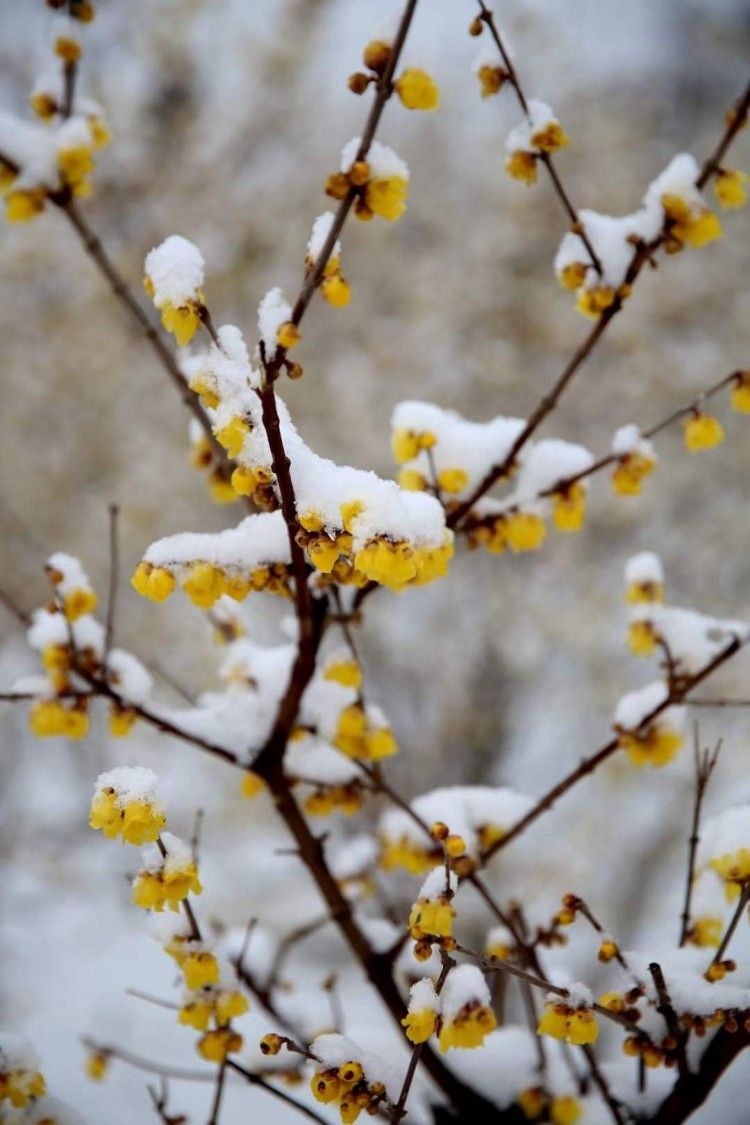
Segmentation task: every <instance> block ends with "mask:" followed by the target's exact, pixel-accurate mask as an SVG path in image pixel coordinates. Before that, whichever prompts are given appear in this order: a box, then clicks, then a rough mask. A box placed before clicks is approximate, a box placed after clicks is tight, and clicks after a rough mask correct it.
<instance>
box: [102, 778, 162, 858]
mask: <svg viewBox="0 0 750 1125" xmlns="http://www.w3.org/2000/svg"><path fill="white" fill-rule="evenodd" d="M165 823H166V818H165V816H164V813H163V811H162V809H161V808H160V807H159V806H158V805H155V804H152V803H151V802H150V801H145V800H143V801H141V800H138V801H126V802H124V803H123V802H121V801H120V799H119V798H118V796H117V793H116V792H115V790H114V789H111V788H109V787H107V788H106V789H101V790H99V791H98V792H97V793H95V794H94V799H93V801H92V802H91V809H90V812H89V825H90V827H91V828H93V829H94V830H95V831H96V830H97V829H100V830H101V831H102V832H103V834H104V835H105V836H106V837H107V838H108V839H109V840H114V839H115V838H116V837H117V836H122V838H123V840H124V841H125V842H126V843H128V844H136V845H137V846H139V847H140V846H141V845H142V844H151V843H153V842H154V841H155V840H156V838H157V836H158V835H159V832H160V831H161V829H162V828H163V827H164V824H165Z"/></svg>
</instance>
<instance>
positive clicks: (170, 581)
mask: <svg viewBox="0 0 750 1125" xmlns="http://www.w3.org/2000/svg"><path fill="white" fill-rule="evenodd" d="M130 584H131V586H132V587H133V589H134V590H135V591H136V592H137V593H139V594H141V595H142V596H143V597H145V598H150V599H151V601H152V602H163V601H166V600H167V598H168V597H169V595H170V594H171V593H172V591H173V590H174V587H175V580H174V575H173V574H172V572H171V571H169V570H167V569H166V567H163V566H152V565H151V563H147V562H141V563H138V566H137V567H136V568H135V572H134V574H133V577H132V578H131V579H130Z"/></svg>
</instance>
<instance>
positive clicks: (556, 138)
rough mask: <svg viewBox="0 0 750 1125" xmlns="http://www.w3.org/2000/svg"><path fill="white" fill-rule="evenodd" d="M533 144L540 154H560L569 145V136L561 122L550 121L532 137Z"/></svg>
mask: <svg viewBox="0 0 750 1125" xmlns="http://www.w3.org/2000/svg"><path fill="white" fill-rule="evenodd" d="M531 143H532V145H534V147H535V148H538V149H539V150H540V152H558V151H559V150H560V149H561V148H565V147H566V146H567V144H568V143H569V140H568V135H567V133H566V132H565V130H564V129H563V127H562V125H561V124H560V122H559V121H550V122H548V124H547V125H545V126H544V127H543V128H542V129H538V130H537V132H536V133H532V135H531Z"/></svg>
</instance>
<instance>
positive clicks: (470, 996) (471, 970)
mask: <svg viewBox="0 0 750 1125" xmlns="http://www.w3.org/2000/svg"><path fill="white" fill-rule="evenodd" d="M496 1026H497V1021H496V1019H495V1014H494V1012H493V1011H492V1005H491V1002H490V992H489V989H488V987H487V982H486V981H485V979H484V976H483V975H482V973H481V972H480V970H479V969H478V968H477V967H476V966H475V965H457V966H455V967H454V968H452V969H451V970H450V972H449V973H448V976H447V977H446V980H445V985H444V987H443V991H442V993H441V995H440V1020H439V1026H438V1043H439V1046H440V1050H441V1051H443V1052H445V1051H448V1050H450V1049H451V1048H458V1049H459V1050H474V1049H476V1048H477V1047H481V1046H482V1045H483V1044H484V1040H485V1039H486V1038H487V1036H488V1035H489V1034H490V1032H491V1031H494V1030H495V1027H496Z"/></svg>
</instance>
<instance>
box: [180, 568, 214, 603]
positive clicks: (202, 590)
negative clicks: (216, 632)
mask: <svg viewBox="0 0 750 1125" xmlns="http://www.w3.org/2000/svg"><path fill="white" fill-rule="evenodd" d="M223 581H224V575H223V573H222V571H221V570H219V568H218V567H215V566H213V565H212V563H206V562H195V563H192V564H191V566H190V568H189V570H188V576H187V578H186V579H185V581H184V582H183V583H182V588H183V590H184V591H185V593H186V594H187V596H188V597H189V598H190V600H191V602H192V603H193V605H197V606H199V607H200V608H201V609H210V607H211V606H212V605H213V604H214V602H216V601H218V599H219V598H220V597H221V595H222V592H223V590H222V586H223Z"/></svg>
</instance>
